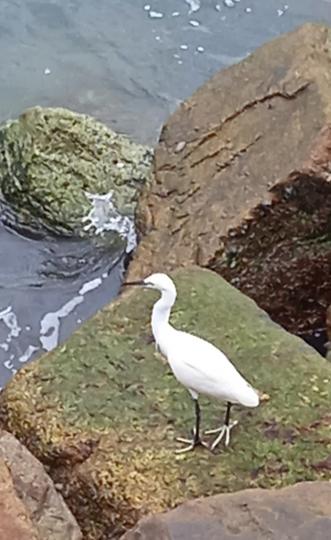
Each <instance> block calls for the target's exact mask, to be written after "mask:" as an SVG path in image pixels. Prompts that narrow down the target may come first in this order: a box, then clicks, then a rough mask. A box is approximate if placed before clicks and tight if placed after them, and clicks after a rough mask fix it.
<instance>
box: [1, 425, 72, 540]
mask: <svg viewBox="0 0 331 540" xmlns="http://www.w3.org/2000/svg"><path fill="white" fill-rule="evenodd" d="M0 484H1V489H0V538H1V540H9V539H11V540H16V539H17V540H25V539H29V540H30V539H31V540H32V539H33V540H81V539H82V535H81V532H80V530H79V527H78V525H77V522H76V520H75V519H74V517H73V516H72V514H71V513H70V511H69V510H68V508H67V507H66V505H65V503H64V501H63V499H62V496H61V495H60V494H59V493H58V492H57V491H56V489H55V487H54V485H53V483H52V481H51V479H50V478H49V476H48V475H47V474H46V472H45V470H44V467H43V466H42V464H41V463H39V462H38V461H37V459H36V458H35V457H33V456H32V454H31V453H30V452H29V451H28V450H27V449H26V448H24V446H23V445H22V444H21V443H19V441H18V440H16V439H15V437H13V436H12V435H11V434H10V433H7V432H5V431H2V430H1V429H0Z"/></svg>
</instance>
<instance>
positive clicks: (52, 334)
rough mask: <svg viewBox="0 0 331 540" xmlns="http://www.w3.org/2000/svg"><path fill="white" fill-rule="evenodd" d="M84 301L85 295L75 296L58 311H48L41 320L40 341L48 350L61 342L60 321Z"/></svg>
mask: <svg viewBox="0 0 331 540" xmlns="http://www.w3.org/2000/svg"><path fill="white" fill-rule="evenodd" d="M82 302H84V296H82V295H79V296H74V298H72V299H71V300H69V302H67V303H66V304H64V305H63V306H62V307H61V308H60V309H59V310H58V311H51V312H49V313H46V315H44V317H43V318H42V319H41V321H40V338H39V339H40V342H41V345H42V347H43V349H45V350H46V351H51V350H52V349H55V347H57V345H58V343H59V332H60V321H61V319H63V318H64V317H66V316H67V315H69V313H71V312H72V311H73V310H74V309H75V307H76V306H78V305H79V304H81V303H82Z"/></svg>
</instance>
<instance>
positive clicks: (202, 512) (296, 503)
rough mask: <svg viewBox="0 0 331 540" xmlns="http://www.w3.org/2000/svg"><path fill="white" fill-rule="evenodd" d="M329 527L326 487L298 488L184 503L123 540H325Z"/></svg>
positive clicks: (330, 489) (329, 487)
mask: <svg viewBox="0 0 331 540" xmlns="http://www.w3.org/2000/svg"><path fill="white" fill-rule="evenodd" d="M330 527H331V484H330V483H328V482H302V483H300V484H297V485H295V486H291V487H287V488H282V489H279V490H261V489H255V490H246V491H242V492H239V493H234V494H231V495H228V494H226V495H216V496H214V497H209V498H206V499H200V500H197V501H193V502H189V503H185V504H183V505H182V506H180V507H178V508H177V509H176V510H172V511H170V512H168V513H165V514H161V515H159V516H155V517H150V518H147V519H145V520H142V521H141V522H140V523H139V524H138V525H137V526H136V527H135V528H134V529H133V530H132V531H130V532H128V533H127V534H125V535H124V536H123V537H122V540H156V539H158V540H238V539H240V540H265V538H268V540H281V539H285V538H286V539H293V540H294V539H295V538H298V539H299V538H300V540H311V539H312V538H314V540H325V539H326V538H328V536H329V532H330Z"/></svg>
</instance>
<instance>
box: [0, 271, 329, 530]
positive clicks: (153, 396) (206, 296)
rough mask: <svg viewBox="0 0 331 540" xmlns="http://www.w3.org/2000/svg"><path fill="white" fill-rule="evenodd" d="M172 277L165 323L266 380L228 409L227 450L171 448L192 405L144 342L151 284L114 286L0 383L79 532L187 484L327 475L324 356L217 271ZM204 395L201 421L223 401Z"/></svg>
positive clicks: (186, 492)
mask: <svg viewBox="0 0 331 540" xmlns="http://www.w3.org/2000/svg"><path fill="white" fill-rule="evenodd" d="M173 277H174V279H175V282H176V284H177V287H178V302H177V303H176V305H175V308H174V310H173V313H172V316H171V320H172V322H173V324H174V325H175V326H176V327H178V328H181V329H185V330H188V331H191V332H194V333H196V334H197V335H200V336H202V337H204V338H206V339H209V340H211V341H212V342H213V343H215V344H216V345H217V346H219V347H221V348H222V349H223V350H224V351H225V352H226V353H227V354H228V355H229V357H230V358H231V359H232V361H233V362H234V363H235V365H236V366H237V367H238V368H239V369H240V370H241V372H242V373H243V374H244V376H246V377H247V378H248V380H249V381H250V382H251V383H252V384H253V385H254V386H255V387H257V388H258V389H259V391H260V392H261V393H262V394H264V398H263V400H262V403H261V406H260V407H259V408H258V409H254V410H248V409H240V408H236V409H235V410H234V413H233V414H234V418H237V419H238V420H239V425H238V428H236V430H235V431H234V433H233V435H232V446H231V447H230V448H229V449H228V450H226V451H225V450H224V449H223V448H220V449H219V450H218V452H217V453H215V455H213V454H211V453H210V452H208V451H207V450H199V449H198V450H197V451H196V452H194V453H191V454H188V455H175V453H174V451H175V448H176V443H175V437H176V436H178V435H188V433H189V430H190V429H191V427H192V422H193V410H192V409H193V407H192V403H191V399H190V397H189V395H188V392H187V391H186V390H185V389H184V388H182V387H181V385H179V384H178V383H177V381H176V380H175V379H174V377H173V375H172V374H171V373H170V371H169V368H168V367H167V366H166V365H165V364H164V363H163V362H162V361H161V360H160V356H159V354H158V353H156V352H155V347H154V344H153V343H150V340H149V336H150V326H149V319H150V314H151V308H152V304H153V302H154V300H155V299H156V295H155V294H154V293H153V291H141V290H132V291H129V292H127V293H126V294H125V295H124V294H123V295H122V296H121V297H120V298H119V299H118V300H117V301H116V302H114V303H113V304H112V305H110V306H108V307H107V308H105V309H104V310H102V311H101V312H100V313H98V314H97V315H96V316H95V317H94V318H93V319H91V320H90V321H88V322H87V323H85V324H84V325H83V326H82V327H81V328H80V329H79V330H78V331H77V332H76V333H75V334H74V335H73V336H72V337H71V338H70V339H69V340H68V341H67V342H66V343H65V344H64V345H63V346H61V347H59V348H58V349H57V350H55V351H53V352H52V353H50V354H47V355H46V356H44V357H42V358H41V359H39V360H37V361H35V362H34V363H32V364H31V365H30V366H27V367H26V368H25V369H24V370H22V371H21V372H19V373H18V374H17V375H16V376H15V377H14V379H13V380H12V382H11V383H10V384H9V385H8V386H7V387H6V389H5V390H4V391H3V392H2V393H1V394H0V422H2V423H3V424H4V425H5V426H6V428H7V429H8V430H9V431H11V432H13V433H14V434H15V435H16V436H17V437H18V438H19V440H20V441H22V442H23V443H24V444H26V446H27V447H28V448H29V449H30V450H31V451H32V452H33V453H34V454H35V455H36V457H38V458H39V459H40V460H41V461H42V462H43V463H45V464H46V465H47V468H48V470H49V474H50V475H51V477H52V478H53V481H55V483H56V485H57V487H58V489H60V490H61V492H62V494H63V496H64V498H65V500H66V501H67V503H68V505H69V507H70V509H71V510H72V512H73V513H74V515H75V517H76V519H77V521H78V523H79V524H80V526H81V528H82V531H83V534H84V539H86V540H96V539H98V540H102V539H104V538H107V535H108V536H110V537H112V535H113V536H118V535H120V534H121V533H123V532H124V531H125V530H126V529H128V528H131V527H133V526H134V525H135V523H136V522H137V520H138V519H139V518H140V517H142V516H143V515H145V514H146V513H150V512H160V511H163V510H166V509H168V508H172V507H173V506H175V505H177V504H179V503H181V502H183V501H184V500H186V499H191V498H193V497H199V496H203V495H210V494H216V493H219V492H227V491H236V490H239V489H244V488H248V487H257V486H260V487H272V486H281V485H286V484H292V483H294V482H298V481H303V480H312V479H325V478H328V477H329V476H330V471H329V469H328V467H327V462H326V460H327V458H328V456H329V454H330V453H331V442H330V433H329V425H330V399H331V385H330V378H331V366H330V364H329V363H328V362H327V361H326V360H325V359H323V358H322V357H321V356H320V355H318V354H317V353H316V352H315V351H314V350H313V349H311V348H310V347H309V346H308V345H305V344H304V343H303V342H302V341H301V340H300V339H298V338H296V337H294V336H291V335H290V334H288V333H287V332H286V331H284V330H282V329H281V328H280V327H279V326H278V325H276V324H274V323H273V322H272V321H271V320H270V319H269V317H268V316H267V315H266V313H265V312H263V311H262V310H260V309H259V308H258V307H257V306H256V304H255V303H254V302H253V301H252V300H250V299H249V298H247V297H245V296H244V295H243V294H242V293H240V292H239V291H238V290H237V289H235V288H234V287H232V286H231V285H229V284H228V283H227V282H226V281H225V280H223V279H222V278H220V277H219V276H218V275H217V274H216V273H213V272H211V271H209V270H203V269H199V268H197V267H194V268H190V269H185V270H180V271H178V272H176V273H175V274H174V275H173ZM201 405H202V414H203V416H202V422H203V428H204V429H207V428H208V427H213V426H215V425H217V424H218V423H219V422H220V420H221V418H222V419H223V415H224V408H225V406H224V404H222V403H219V402H215V401H209V400H207V399H202V401H201Z"/></svg>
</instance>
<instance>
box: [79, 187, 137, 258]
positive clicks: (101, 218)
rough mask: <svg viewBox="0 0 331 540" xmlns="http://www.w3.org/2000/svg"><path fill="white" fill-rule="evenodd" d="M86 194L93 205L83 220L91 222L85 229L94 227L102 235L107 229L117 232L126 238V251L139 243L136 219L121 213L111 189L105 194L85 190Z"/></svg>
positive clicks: (96, 232)
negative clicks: (135, 224)
mask: <svg viewBox="0 0 331 540" xmlns="http://www.w3.org/2000/svg"><path fill="white" fill-rule="evenodd" d="M85 195H86V197H87V198H88V199H89V201H90V202H91V205H92V207H91V210H90V211H89V213H88V215H87V216H85V217H84V218H83V222H89V223H87V224H86V225H85V226H84V230H85V231H88V230H90V229H91V228H92V227H94V229H95V234H97V235H98V234H100V235H102V234H103V233H104V232H106V231H114V232H117V233H118V234H119V235H120V236H121V238H126V241H127V245H126V252H127V253H129V252H130V251H132V250H133V249H134V248H135V247H136V245H137V236H136V231H135V226H134V221H133V219H132V218H131V217H129V216H123V215H122V214H120V213H119V211H118V210H117V208H116V206H115V204H114V202H113V192H112V191H110V192H109V193H106V194H105V195H99V194H98V193H89V192H85Z"/></svg>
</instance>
